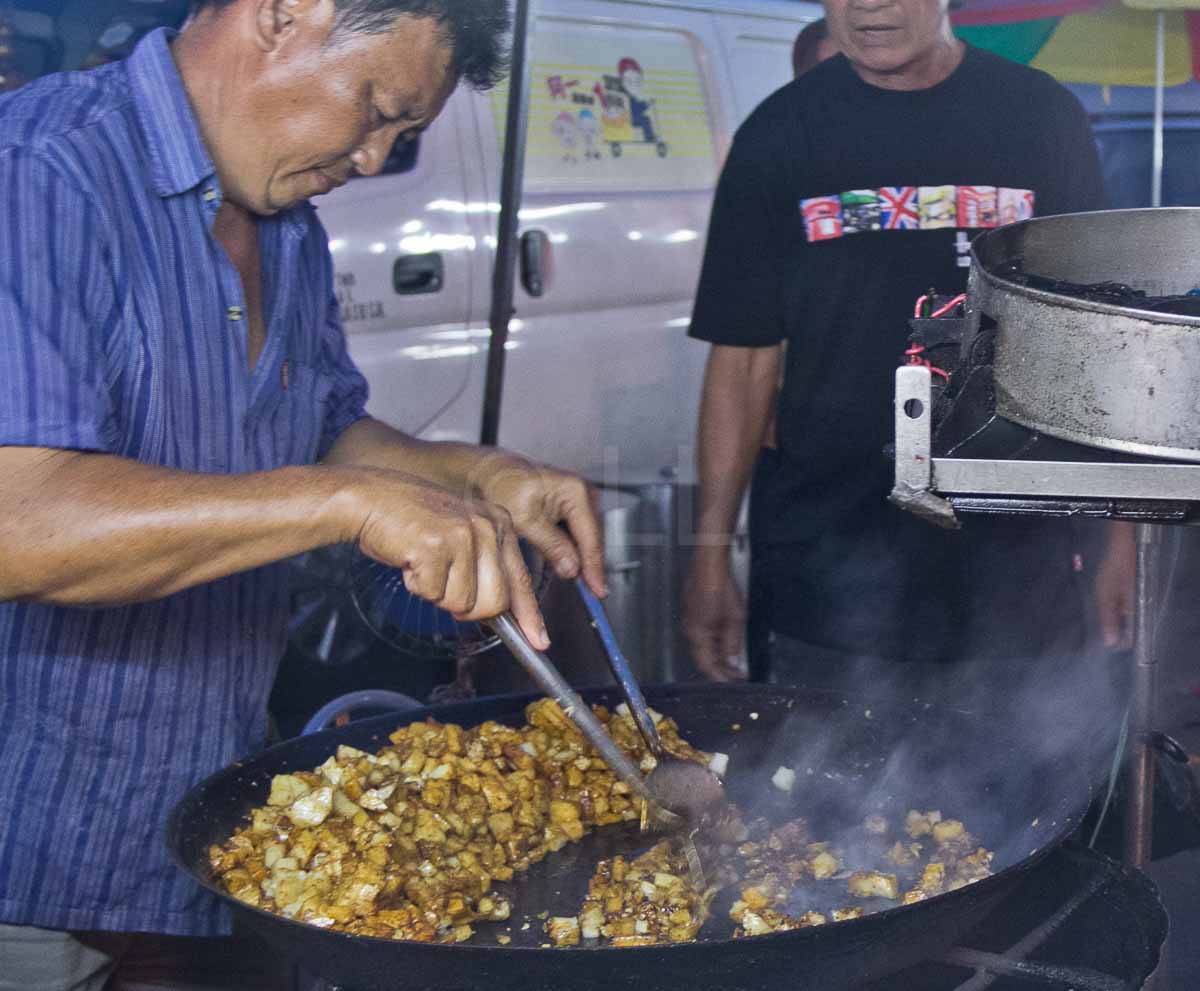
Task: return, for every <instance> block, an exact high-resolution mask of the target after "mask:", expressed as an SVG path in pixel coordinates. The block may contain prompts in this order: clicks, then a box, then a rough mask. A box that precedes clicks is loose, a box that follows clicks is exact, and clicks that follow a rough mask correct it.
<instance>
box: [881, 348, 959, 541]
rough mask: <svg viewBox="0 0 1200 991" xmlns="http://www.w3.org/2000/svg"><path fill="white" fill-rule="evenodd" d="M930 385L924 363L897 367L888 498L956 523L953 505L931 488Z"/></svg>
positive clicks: (939, 520) (948, 525)
mask: <svg viewBox="0 0 1200 991" xmlns="http://www.w3.org/2000/svg"><path fill="white" fill-rule="evenodd" d="M932 394H933V386H932V383H931V381H930V371H929V369H928V368H926V367H924V366H923V365H901V366H900V367H899V368H897V369H896V410H895V418H896V480H895V484H894V485H893V487H892V494H891V495H890V496H889V497H888V498H889V500H890V501H891V502H892V503H894V504H895V505H897V506H899V507H900V508H901V509H904V510H907V511H908V512H910V513H915V514H916V515H917V516H920V517H921V518H922V519H925V520H928V521H929V522H930V523H936V524H937V525H938V526H941V527H945V528H947V529H949V530H954V529H957V528H958V527H959V525H960V524H959V522H958V517H956V516H955V515H954V507H953V506H951V505H950V503H948V502H947V501H946V500H945V499H943V498H941V497H940V496H938V495H936V494H935V493H934V491H933V464H934V462H933V426H932V424H933V398H932Z"/></svg>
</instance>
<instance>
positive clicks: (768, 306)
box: [688, 115, 798, 347]
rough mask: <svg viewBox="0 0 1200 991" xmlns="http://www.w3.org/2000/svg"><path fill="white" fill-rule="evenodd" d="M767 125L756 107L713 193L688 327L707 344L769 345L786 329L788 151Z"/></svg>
mask: <svg viewBox="0 0 1200 991" xmlns="http://www.w3.org/2000/svg"><path fill="white" fill-rule="evenodd" d="M767 125H768V121H767V120H766V119H765V118H764V117H761V116H757V115H754V116H751V118H750V119H749V120H748V121H747V122H746V124H745V125H743V127H742V128H741V129H740V130H739V131H738V134H737V136H736V137H735V138H734V142H733V147H732V148H731V149H730V152H729V158H728V159H727V160H726V162H725V168H724V169H723V170H722V172H721V179H720V181H719V182H718V184H717V191H716V196H715V197H714V199H713V207H712V214H711V216H710V218H709V224H708V242H707V244H706V246H705V249H704V264H703V266H702V268H701V271H700V284H699V286H698V288H697V289H696V302H695V307H694V309H693V312H692V323H691V327H690V329H689V331H688V333H689V335H690V336H692V337H695V338H698V339H699V340H703V341H708V342H710V343H712V344H723V345H733V346H741V347H768V346H770V345H772V344H777V343H778V342H779V341H781V340H782V339H783V336H784V319H783V309H782V306H783V295H782V292H781V286H782V280H783V271H784V264H785V257H786V240H785V233H784V231H785V227H784V223H785V217H784V216H783V215H781V210H786V207H785V206H781V205H780V200H781V198H783V199H786V188H785V185H784V179H783V176H782V175H781V172H780V163H781V162H782V161H784V160H785V158H786V156H785V155H784V151H783V148H782V139H781V136H780V134H779V133H778V130H777V129H776V130H775V133H772V129H771V128H770V127H769V126H767ZM796 208H797V209H798V206H797V207H796Z"/></svg>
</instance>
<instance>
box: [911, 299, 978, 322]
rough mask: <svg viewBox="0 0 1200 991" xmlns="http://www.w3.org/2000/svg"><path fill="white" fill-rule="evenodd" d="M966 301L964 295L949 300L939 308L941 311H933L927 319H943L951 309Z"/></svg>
mask: <svg viewBox="0 0 1200 991" xmlns="http://www.w3.org/2000/svg"><path fill="white" fill-rule="evenodd" d="M966 301H967V294H966V293H962V294H960V295H958V296H955V297H954V298H953V299H952V300H950V302H949V303H947V304H946V305H945V306H943V307H941V309H938V310H934V311H933V312H932V313H931V314H929V318H930V319H931V320H932V319H935V318H936V317H944V316H945V315H946V314H947V313H949V312H950V311H951V310H952V309H954V308H955V307H956V306H958V305H959V304H960V303H965V302H966ZM917 316H920V314H919V313H918V314H917Z"/></svg>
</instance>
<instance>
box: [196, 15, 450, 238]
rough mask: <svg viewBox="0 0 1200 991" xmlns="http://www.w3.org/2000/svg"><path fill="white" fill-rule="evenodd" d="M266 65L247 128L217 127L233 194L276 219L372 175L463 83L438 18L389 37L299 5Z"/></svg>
mask: <svg viewBox="0 0 1200 991" xmlns="http://www.w3.org/2000/svg"><path fill="white" fill-rule="evenodd" d="M296 7H297V8H299V9H300V10H301V11H302V16H300V15H298V16H297V17H296V18H295V19H294V20H293V21H292V22H290V23H289V24H288V25H286V28H285V30H283V31H281V33H280V35H279V38H278V41H279V44H278V47H277V48H276V49H274V50H273V51H271V52H270V53H269V54H268V55H267V56H265V60H264V63H263V69H264V71H263V72H262V74H261V75H259V76H258V79H257V80H256V82H257V85H256V86H254V88H253V89H252V90H251V93H250V96H249V99H248V103H247V106H246V108H245V114H244V119H245V121H248V122H249V123H250V125H251V126H248V127H247V126H242V127H240V128H239V133H238V134H236V135H234V134H231V133H230V132H229V129H228V128H221V129H220V132H221V133H220V143H219V156H218V157H219V159H220V167H221V172H222V180H223V182H224V183H225V185H226V187H227V192H228V194H229V196H230V197H231V198H232V199H234V200H235V201H236V202H238V203H240V204H241V205H242V206H244V207H246V208H247V209H249V210H251V211H253V212H255V213H258V214H263V215H267V214H273V213H277V212H278V211H280V210H284V209H287V208H288V207H291V206H295V205H296V204H297V203H299V202H301V201H302V200H305V199H308V198H309V197H311V196H318V195H320V194H322V193H327V192H329V191H330V190H331V189H333V188H335V187H337V186H341V185H343V184H344V183H345V182H346V181H347V180H348V179H349V178H350V176H351V175H352V174H354V173H356V172H357V173H359V174H362V175H373V174H375V173H377V172H378V171H379V170H380V169H381V168H382V166H383V163H384V161H385V160H386V158H387V156H388V153H389V151H390V150H391V147H392V145H393V144H394V143H395V141H396V138H397V137H398V136H400V135H411V136H415V135H416V134H418V133H419V132H420V131H421V130H423V129H424V128H425V127H426V126H427V125H428V124H429V123H430V122H431V121H432V120H433V119H434V118H435V117H436V116H437V115H438V113H440V112H441V109H442V107H443V106H445V103H446V100H447V99H448V98H449V96H450V93H451V92H452V91H453V89H454V86H455V84H456V82H457V80H456V79H455V77H454V75H453V73H452V72H451V70H450V49H449V47H448V46H447V45H446V44H445V42H444V41H443V39H442V36H441V34H440V32H439V28H438V25H437V23H436V22H435V21H434V20H432V19H431V18H419V19H418V18H413V17H409V16H407V15H401V16H400V17H398V18H397V20H396V23H395V25H394V26H393V28H392V29H391V30H390V31H389V32H387V33H386V34H361V33H356V32H349V33H339V34H337V35H336V36H333V37H331V32H332V30H333V4H332V3H330V2H315V3H312V4H305V3H300V4H297V5H296Z"/></svg>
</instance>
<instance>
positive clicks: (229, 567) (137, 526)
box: [0, 448, 354, 605]
mask: <svg viewBox="0 0 1200 991" xmlns="http://www.w3.org/2000/svg"><path fill="white" fill-rule="evenodd" d="M349 474H350V473H348V472H339V471H337V470H334V469H325V468H320V467H317V468H284V469H280V470H277V471H271V472H263V473H261V474H252V475H201V474H194V473H189V472H182V471H173V470H169V469H164V468H158V467H154V466H151V465H145V464H141V463H139V462H136V461H130V460H127V459H124V458H118V457H113V456H110V455H102V454H80V453H75V452H67V451H50V450H39V449H31V448H0V599H16V598H20V599H29V600H35V601H41V602H52V603H56V604H61V605H109V604H114V603H121V602H131V601H138V600H144V599H154V598H160V597H162V596H166V595H169V594H171V593H173V592H177V591H180V590H182V589H185V588H188V587H191V586H193V585H199V584H201V583H203V582H208V581H213V580H215V579H217V578H222V577H224V576H226V575H229V574H233V573H234V572H238V571H245V570H248V569H251V568H255V567H259V566H261V565H264V564H269V563H271V562H273V561H278V560H281V559H283V558H285V557H290V556H292V555H294V554H299V553H302V552H304V551H307V550H311V549H312V548H314V547H319V546H323V545H326V544H330V543H336V542H338V541H341V540H346V539H353V536H354V534H353V533H351V532H347V530H348V529H352V526H353V524H352V520H353V516H352V513H351V512H349V509H350V495H349V492H350V485H349V482H350V481H351V479H350V477H349Z"/></svg>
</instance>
